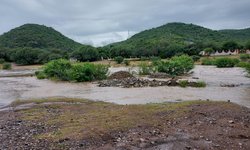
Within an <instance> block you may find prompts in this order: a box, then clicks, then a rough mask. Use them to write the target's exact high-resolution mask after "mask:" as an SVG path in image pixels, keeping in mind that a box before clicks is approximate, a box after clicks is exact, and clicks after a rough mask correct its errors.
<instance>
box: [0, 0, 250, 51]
mask: <svg viewBox="0 0 250 150" xmlns="http://www.w3.org/2000/svg"><path fill="white" fill-rule="evenodd" d="M0 14H1V15H0V34H2V33H4V32H7V31H9V30H10V29H12V28H15V27H17V26H20V25H23V24H25V23H37V24H44V25H46V26H51V27H53V28H54V29H56V30H58V31H60V32H61V33H63V34H64V35H66V36H68V37H70V38H72V39H74V40H75V41H78V42H80V43H87V44H92V45H95V46H100V45H103V44H107V43H110V42H115V41H121V40H124V39H126V38H128V37H129V36H131V35H133V34H135V33H137V32H140V31H142V30H145V29H148V28H152V27H157V26H160V25H163V24H166V23H168V22H185V23H194V24H198V25H201V26H205V27H207V28H210V29H216V30H217V29H228V28H246V27H250V0H0ZM128 31H129V32H128Z"/></svg>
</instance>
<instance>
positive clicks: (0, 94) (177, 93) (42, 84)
mask: <svg viewBox="0 0 250 150" xmlns="http://www.w3.org/2000/svg"><path fill="white" fill-rule="evenodd" d="M119 70H128V69H127V68H112V69H111V72H115V71H119ZM24 72H25V71H24ZM26 72H27V71H26ZM1 73H2V74H4V76H5V75H6V74H8V72H6V71H5V72H0V76H1ZM19 73H20V72H19ZM246 74H247V73H246V72H245V71H244V69H241V68H221V69H219V68H215V67H213V66H199V65H197V66H196V67H195V69H193V74H192V75H191V76H190V77H187V78H193V77H197V78H199V79H200V80H203V81H205V82H206V83H207V87H206V88H190V87H188V88H180V87H167V86H164V87H145V88H128V89H126V88H117V87H98V86H97V85H96V84H93V83H68V82H54V81H50V80H37V79H36V78H35V77H0V107H1V106H5V105H7V104H9V103H10V102H12V101H14V100H16V99H33V98H46V97H73V98H86V99H90V100H101V101H106V102H114V103H118V104H145V103H150V102H153V103H154V102H166V101H173V102H175V101H185V100H199V99H201V100H206V99H210V100H222V101H227V100H231V101H232V102H235V103H238V104H240V105H244V106H247V107H250V78H247V77H245V76H246ZM225 84H236V85H238V86H237V87H221V85H225Z"/></svg>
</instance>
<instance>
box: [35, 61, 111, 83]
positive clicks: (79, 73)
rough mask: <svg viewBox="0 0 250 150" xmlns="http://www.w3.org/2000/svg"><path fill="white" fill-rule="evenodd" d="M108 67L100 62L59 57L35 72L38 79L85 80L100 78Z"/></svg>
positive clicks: (103, 76)
mask: <svg viewBox="0 0 250 150" xmlns="http://www.w3.org/2000/svg"><path fill="white" fill-rule="evenodd" d="M107 72H108V67H107V66H104V65H100V64H91V63H76V64H71V63H70V62H69V61H68V60H64V59H59V60H54V61H51V62H49V63H48V64H46V65H45V67H44V70H43V71H42V72H36V76H37V78H39V79H43V78H52V79H57V80H63V81H76V82H85V81H93V80H102V79H105V78H106V77H107V76H106V74H107Z"/></svg>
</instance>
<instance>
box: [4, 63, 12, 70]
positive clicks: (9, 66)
mask: <svg viewBox="0 0 250 150" xmlns="http://www.w3.org/2000/svg"><path fill="white" fill-rule="evenodd" d="M2 69H4V70H11V69H12V66H11V63H7V62H5V63H3V64H2Z"/></svg>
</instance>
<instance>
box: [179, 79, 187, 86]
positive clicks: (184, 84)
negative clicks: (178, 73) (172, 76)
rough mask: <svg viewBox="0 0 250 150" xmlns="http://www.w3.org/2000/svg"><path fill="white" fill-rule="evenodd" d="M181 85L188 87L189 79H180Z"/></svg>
mask: <svg viewBox="0 0 250 150" xmlns="http://www.w3.org/2000/svg"><path fill="white" fill-rule="evenodd" d="M179 86H180V87H187V86H188V80H180V81H179Z"/></svg>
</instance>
